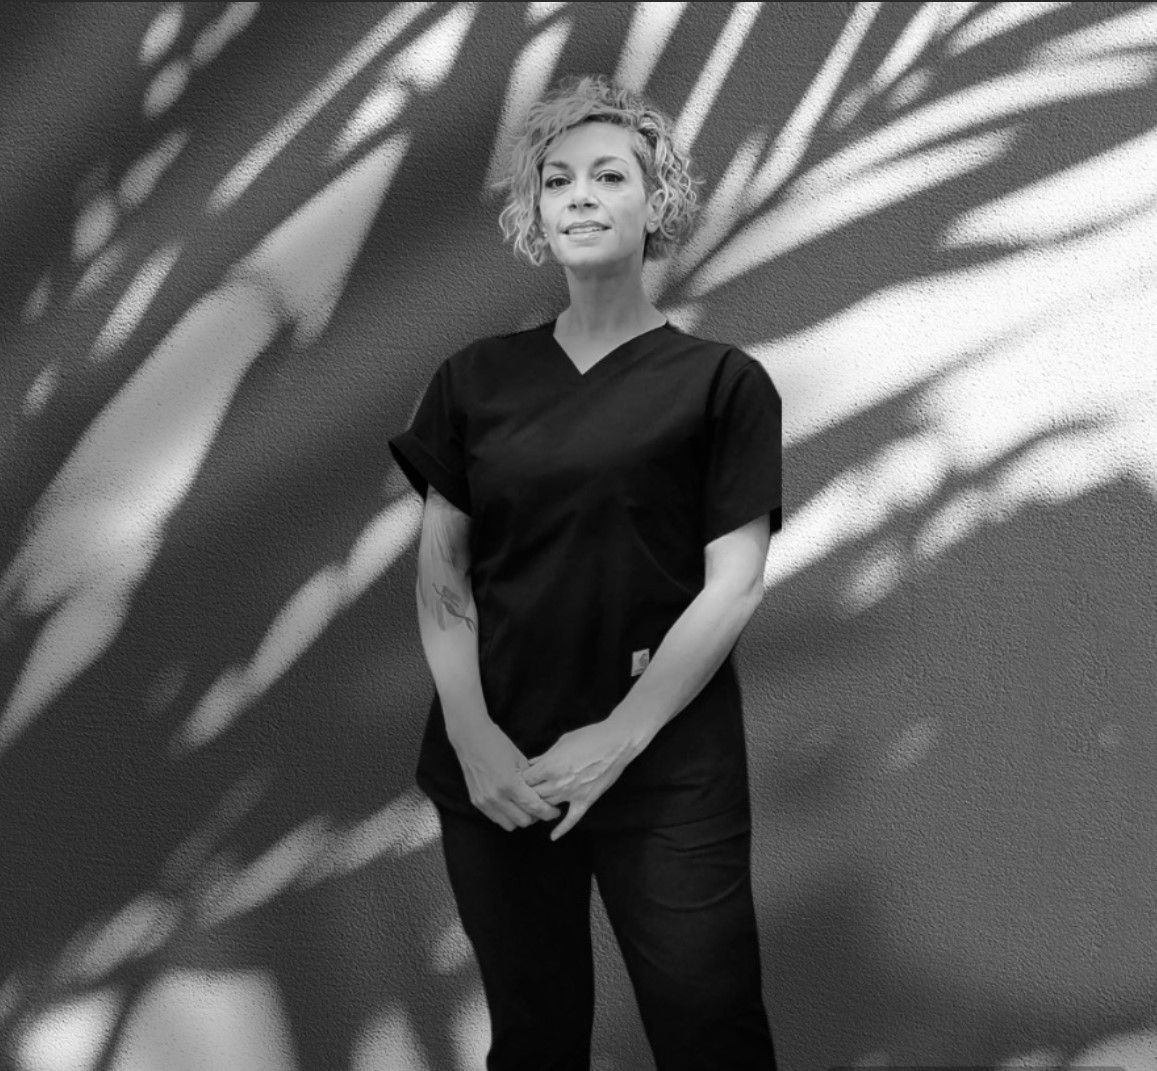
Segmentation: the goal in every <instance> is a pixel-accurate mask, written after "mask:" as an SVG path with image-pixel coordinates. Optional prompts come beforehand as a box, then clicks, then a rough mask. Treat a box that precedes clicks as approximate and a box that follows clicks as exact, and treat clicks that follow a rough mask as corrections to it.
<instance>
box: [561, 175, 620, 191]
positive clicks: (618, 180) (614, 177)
mask: <svg viewBox="0 0 1157 1071" xmlns="http://www.w3.org/2000/svg"><path fill="white" fill-rule="evenodd" d="M599 178H613V179H615V180H617V182H622V181H623V176H622V175H620V174H617V173H616V172H614V171H604V172H603V173H602V174H601V175H599ZM565 181H566V179H564V178H563V177H562V176H561V175H555V176H554V177H553V178H548V179H547V180H546V188H547V189H548V190H553V189H556V186H555V185H554V184H555V183H556V182H565Z"/></svg>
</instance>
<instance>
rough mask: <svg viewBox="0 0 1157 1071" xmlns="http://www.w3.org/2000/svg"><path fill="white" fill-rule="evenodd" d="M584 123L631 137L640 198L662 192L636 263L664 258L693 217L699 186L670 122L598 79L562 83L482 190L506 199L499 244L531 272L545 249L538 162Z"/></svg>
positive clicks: (536, 109) (532, 112)
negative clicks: (508, 244)
mask: <svg viewBox="0 0 1157 1071" xmlns="http://www.w3.org/2000/svg"><path fill="white" fill-rule="evenodd" d="M584 122H602V123H616V124H618V125H619V126H622V127H625V128H626V129H627V130H629V131H631V133H632V141H633V142H634V152H635V159H636V160H637V161H638V163H639V167H640V168H641V169H642V172H643V188H644V190H645V192H646V195H647V197H650V196H651V194H652V193H653V192H654V191H655V190H662V192H663V198H662V205H661V209H660V212H661V214H660V218H659V225H658V227H657V228H656V229H655V231H654V232H649V233H647V234H646V237H645V239H644V243H643V259H644V260H647V259H655V260H658V259H662V258H664V257H666V256H668V255H670V253H671V251H672V250H673V249H674V248H675V247H677V246H679V245H680V244H681V243H682V242H684V241H685V240H686V238H687V237H688V235H690V233H691V231H692V230H693V229H694V225H695V222H696V219H697V217H698V215H699V210H700V202H699V193H698V187H699V186H701V185H702V184H703V181H704V180H703V179H701V178H697V177H696V176H694V175H693V174H692V173H691V170H690V160H689V159H688V158H687V156H686V154H684V153H682V152H680V150H679V149H678V148H677V147H676V145H675V142H674V139H673V137H672V128H673V123H672V122H671V120H670V118H668V116H666V115H665V114H664V113H663V112H661V111H660V110H659V109H658V108H656V107H655V106H654V105H653V104H651V103H650V102H649V101H647V100H645V99H644V98H643V97H641V96H640V95H639V94H637V93H633V92H631V91H630V90H627V89H624V88H623V87H621V86H619V85H617V84H616V83H614V82H613V81H611V80H610V79H608V78H606V77H604V76H603V75H591V74H588V75H581V76H580V75H569V76H567V77H565V78H562V79H560V81H559V82H558V83H557V84H556V86H555V88H554V89H553V90H552V91H551V92H549V93H548V94H546V96H544V97H543V98H542V99H541V100H539V101H536V102H535V103H534V104H532V105H531V107H530V108H529V110H528V111H527V115H526V120H525V123H524V125H523V127H522V130H521V133H520V134H519V135H518V136H517V137H516V139H515V141H514V143H513V145H512V146H511V151H510V166H509V169H508V171H507V172H506V174H505V175H504V176H503V177H502V178H500V179H499V180H498V181H496V182H493V183H491V184H490V189H491V190H494V191H502V190H508V191H509V193H508V195H507V198H506V205H505V207H504V208H503V209H502V211H501V212H500V213H499V215H498V225H499V227H500V228H501V229H502V235H503V241H504V242H505V241H509V240H510V239H513V240H514V245H513V252H514V254H515V255H516V256H518V255H521V256H523V257H525V258H526V259H527V260H528V261H530V263H531V264H532V265H534V266H535V267H539V266H540V265H541V264H542V263H543V262H544V261H545V259H546V253H547V251H548V250H549V248H550V242H549V240H548V239H547V237H546V234H545V233H544V231H543V229H542V225H541V223H540V222H539V213H538V198H539V193H540V192H541V187H542V162H543V160H544V159H545V158H546V153H547V150H548V149H549V148H550V146H551V144H552V143H553V142H554V141H555V139H556V138H558V137H559V136H560V135H562V134H563V133H565V132H566V131H567V130H569V129H570V128H571V127H574V126H577V125H578V124H579V123H584Z"/></svg>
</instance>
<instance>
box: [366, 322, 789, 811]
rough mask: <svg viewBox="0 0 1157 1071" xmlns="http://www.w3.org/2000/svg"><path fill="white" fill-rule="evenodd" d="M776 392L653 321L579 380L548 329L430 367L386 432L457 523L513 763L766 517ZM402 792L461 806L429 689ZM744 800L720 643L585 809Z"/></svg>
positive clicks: (777, 457)
mask: <svg viewBox="0 0 1157 1071" xmlns="http://www.w3.org/2000/svg"><path fill="white" fill-rule="evenodd" d="M781 442H782V439H781V406H780V396H779V394H778V392H777V391H776V388H775V386H774V385H773V383H772V380H771V377H770V376H769V375H768V373H767V372H766V371H765V370H764V368H763V366H762V365H761V364H760V363H759V362H758V361H757V360H755V358H753V357H751V356H750V355H749V354H746V353H744V352H743V351H742V350H740V349H737V348H736V347H735V346H729V345H726V344H724V343H721V342H712V341H709V340H706V339H702V338H697V337H695V336H693V335H690V334H687V333H686V332H684V331H682V330H680V329H679V328H677V327H675V326H674V325H673V324H671V323H670V321H668V322H667V323H665V324H663V325H662V326H660V327H656V328H653V329H652V330H649V331H645V332H643V333H642V334H640V335H636V336H635V337H634V338H632V339H630V340H628V341H627V342H624V343H623V344H622V345H620V346H618V347H617V348H616V349H614V350H612V351H611V352H610V353H608V354H607V355H606V356H605V357H603V358H602V359H600V360H599V361H598V362H597V363H596V364H594V365H592V366H591V367H590V368H589V369H588V370H587V371H586V372H579V370H578V369H577V368H576V367H575V365H574V363H573V362H572V361H571V359H570V358H569V357H568V356H567V354H566V352H565V351H564V350H563V349H562V347H561V346H560V345H559V344H558V342H557V341H556V340H555V338H554V321H553V320H551V321H550V322H548V323H546V324H543V325H541V326H539V327H535V328H531V329H529V330H526V331H516V332H513V333H511V334H507V335H499V336H493V337H487V338H481V339H478V340H476V341H474V342H471V343H469V344H468V345H466V346H464V347H463V348H462V349H460V350H458V351H457V352H456V353H453V354H452V355H451V356H450V357H448V358H446V359H445V360H443V362H442V363H441V365H440V366H439V367H438V368H437V370H436V371H435V372H434V375H433V377H432V379H431V381H430V384H429V386H428V388H427V390H426V393H425V395H424V396H423V398H422V400H421V402H420V404H419V406H418V409H417V412H416V413H415V416H414V419H413V422H412V423H411V425H410V427H409V428H408V429H407V430H405V431H403V432H402V433H400V434H399V435H396V436H395V437H393V438H392V439H390V440H389V446H390V450H391V452H392V453H393V456H394V458H395V460H396V461H397V462H398V465H399V466H400V467H401V469H402V471H403V472H404V473H405V475H406V476H407V478H408V479H409V481H410V482H411V484H413V486H414V488H415V490H417V491H418V493H419V494H421V495H422V496H423V498H425V495H426V489H427V486H428V485H429V484H433V485H434V487H436V488H437V489H438V491H439V492H440V493H441V494H442V495H443V496H444V497H445V498H446V499H448V500H449V501H450V502H451V503H453V504H454V505H455V506H457V507H458V508H459V509H460V510H463V511H464V512H465V513H468V514H469V515H470V518H471V525H470V554H471V582H472V586H473V594H474V602H475V607H476V609H477V613H478V661H479V669H480V672H481V678H482V692H483V696H484V698H485V701H486V709H487V712H488V714H489V716H490V718H491V719H493V721H494V722H496V723H497V724H498V725H499V726H501V727H502V729H503V730H504V731H505V732H506V733H507V735H508V736H509V737H510V738H511V740H513V742H514V743H515V744H516V745H517V746H518V747H519V748H520V749H521V750H522V752H523V754H525V755H526V756H527V757H528V758H533V757H534V756H536V755H539V754H542V753H543V752H545V751H546V750H547V749H548V748H549V747H550V746H551V745H552V744H553V743H554V742H555V741H556V740H557V739H558V738H559V736H560V735H561V734H562V733H564V732H567V731H568V730H571V729H576V728H578V727H579V726H582V725H587V724H589V723H591V722H596V721H601V720H602V719H603V718H605V717H607V715H608V714H610V713H611V710H612V709H613V708H614V706H615V705H616V704H617V703H618V702H619V701H620V700H621V699H622V698H623V697H624V696H625V695H626V694H627V692H628V691H630V689H631V687H632V685H633V684H634V683H635V682H636V681H637V680H638V679H639V676H640V675H641V673H642V672H644V670H645V667H646V664H647V663H648V662H649V660H650V659H652V658H654V656H655V652H656V650H657V649H658V647H659V645H660V643H662V641H663V637H664V636H665V635H666V633H667V631H668V629H670V627H671V626H672V625H673V624H674V623H675V621H676V619H677V618H678V617H679V615H680V614H681V613H682V612H683V611H684V610H685V609H686V608H687V606H688V605H689V604H690V603H691V601H692V600H693V599H694V598H695V596H696V595H697V594H698V593H699V591H700V590H702V587H703V582H704V556H703V555H704V547H705V545H706V544H707V543H709V542H711V541H712V540H713V539H716V538H717V537H719V536H721V535H723V534H725V533H727V532H730V531H732V530H734V529H736V528H738V527H740V526H741V525H744V524H746V523H747V522H748V521H751V520H754V519H755V518H756V517H758V516H760V514H763V513H767V514H769V515H770V518H771V530H772V531H773V532H774V531H777V530H779V528H780V527H781V513H780V505H781V504H780V484H781V468H782V445H781ZM416 779H417V784H418V786H419V787H420V788H421V789H422V790H423V791H424V792H425V793H426V795H427V796H429V797H430V799H431V800H433V801H434V802H436V803H439V804H441V805H443V806H445V807H448V808H452V809H454V810H458V811H462V812H463V813H467V814H473V815H475V816H481V812H480V811H479V810H478V809H477V808H475V807H474V806H473V804H472V803H471V802H470V797H469V792H468V790H467V787H466V780H465V777H464V776H463V773H462V768H461V766H460V764H459V762H458V758H457V754H456V753H455V751H454V749H453V747H452V746H451V744H450V742H449V740H448V738H447V736H446V727H445V722H444V719H443V714H442V708H441V703H440V700H439V696H438V694H437V689H435V691H434V696H433V699H432V701H431V705H430V710H429V713H428V716H427V722H426V730H425V735H424V738H423V740H422V746H421V750H420V754H419V759H418V765H417V778H416ZM743 805H748V777H747V749H746V742H745V737H744V728H743V711H742V706H741V695H740V688H739V682H738V679H737V677H736V674H735V669H734V665H733V663H732V657H731V652H729V653H728V656H727V658H726V659H725V660H724V662H723V664H722V665H721V666H720V668H719V669H718V670H717V671H716V673H715V674H714V676H713V677H712V678H711V679H710V680H709V681H708V682H707V684H706V685H705V686H704V687H703V689H702V690H701V691H700V692H699V694H698V695H696V696H695V697H694V698H693V699H692V700H691V701H690V703H688V704H687V706H685V707H684V708H683V709H682V710H681V711H680V712H679V713H677V714H676V715H675V716H674V717H673V718H672V719H671V720H670V721H668V722H667V723H666V724H665V725H664V726H663V728H662V729H660V730H659V732H658V733H657V734H656V735H655V737H654V738H653V739H652V741H651V743H650V744H649V745H648V746H647V747H646V748H645V749H644V750H643V751H642V752H641V753H640V754H639V755H638V756H637V757H636V758H635V759H634V760H633V761H632V762H631V763H629V764H628V765H627V767H626V768H625V769H624V770H623V772H622V774H621V775H620V776H619V778H618V780H617V781H616V782H615V783H614V784H613V785H612V786H611V787H610V788H609V789H608V790H607V791H606V792H604V793H603V795H602V796H600V797H599V799H598V800H596V801H595V803H594V804H593V805H592V806H591V808H590V810H589V811H588V812H587V813H586V815H585V816H584V817H583V819H582V824H583V825H585V826H586V827H588V828H592V829H596V828H603V829H607V828H631V827H640V826H659V825H672V824H676V823H679V822H688V821H692V820H695V819H698V818H706V817H709V816H711V815H715V814H719V813H721V812H723V811H725V810H729V809H730V808H732V807H739V806H743Z"/></svg>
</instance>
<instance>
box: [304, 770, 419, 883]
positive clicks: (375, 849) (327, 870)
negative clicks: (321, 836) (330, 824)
mask: <svg viewBox="0 0 1157 1071" xmlns="http://www.w3.org/2000/svg"><path fill="white" fill-rule="evenodd" d="M440 835H441V827H440V826H439V823H438V813H437V811H436V810H435V809H434V805H433V803H431V802H430V800H429V799H428V798H427V797H426V796H425V795H424V794H422V793H421V792H419V791H418V790H417V789H409V790H407V791H406V792H403V793H401V795H399V796H396V797H395V798H394V799H392V800H390V801H389V803H387V804H386V805H385V806H384V807H382V808H380V809H379V810H378V811H376V812H375V813H374V814H372V815H370V816H369V817H368V818H365V819H363V820H362V821H360V822H356V823H354V824H353V825H351V826H348V827H347V828H345V829H343V830H340V831H337V832H335V833H334V834H333V835H332V836H331V837H330V839H329V842H328V844H327V845H326V848H325V850H324V852H322V853H320V854H319V856H318V857H317V859H316V860H315V861H314V863H313V864H312V865H311V866H310V867H308V868H307V869H306V870H305V872H303V874H302V875H301V884H302V885H305V886H311V885H317V884H319V883H320V882H323V881H328V880H330V879H332V878H336V877H344V876H345V875H347V874H351V873H353V872H354V871H355V870H360V869H361V868H362V867H365V866H369V865H370V864H371V863H373V862H375V861H376V860H378V859H380V858H382V857H383V856H387V855H388V856H395V857H396V856H404V855H410V854H411V853H413V852H417V851H421V850H422V849H423V848H426V847H429V845H431V844H433V843H435V842H436V841H437V840H438V837H439V836H440Z"/></svg>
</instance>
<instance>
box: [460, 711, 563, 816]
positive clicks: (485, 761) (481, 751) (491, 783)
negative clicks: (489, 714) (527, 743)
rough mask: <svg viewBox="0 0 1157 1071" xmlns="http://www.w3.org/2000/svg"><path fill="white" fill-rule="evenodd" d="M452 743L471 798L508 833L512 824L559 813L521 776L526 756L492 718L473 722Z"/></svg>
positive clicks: (559, 812) (525, 764) (476, 805)
mask: <svg viewBox="0 0 1157 1071" xmlns="http://www.w3.org/2000/svg"><path fill="white" fill-rule="evenodd" d="M452 743H453V745H454V750H455V751H456V752H457V754H458V762H459V764H460V765H461V767H462V772H463V774H465V775H466V785H467V787H468V788H469V790H470V802H471V803H473V804H474V806H475V807H477V808H478V809H479V810H480V811H481V812H482V813H483V814H484V815H486V817H487V818H489V819H491V820H492V821H494V822H497V823H498V824H499V825H500V826H502V828H503V829H505V830H506V831H507V832H508V833H509V832H510V831H511V830H513V829H514V827H515V826H522V827H524V828H525V827H526V826H529V825H532V824H533V823H534V822H536V821H538V820H539V819H540V818H541V819H552V818H557V817H558V816H559V815H560V814H562V811H560V810H559V809H558V808H557V807H554V806H552V805H551V804H549V803H547V802H545V801H544V800H543V799H542V797H541V795H540V794H539V793H538V792H536V791H535V790H534V789H533V788H530V787H529V786H528V785H527V783H526V781H524V780H523V778H522V774H521V773H520V772H519V771H520V770H522V769H523V768H525V767H526V766H527V765H528V763H527V759H526V756H525V755H524V754H523V753H522V752H521V751H519V749H518V747H517V746H516V745H515V743H514V741H513V740H511V739H510V737H509V736H507V735H506V733H504V732H503V731H502V729H500V728H499V727H498V726H497V725H495V724H494V722H493V721H490V720H485V721H480V722H475V723H472V724H471V725H470V726H469V727H467V728H465V729H463V730H461V731H460V732H459V733H457V734H456V735H455V738H454V739H453V741H452Z"/></svg>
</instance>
